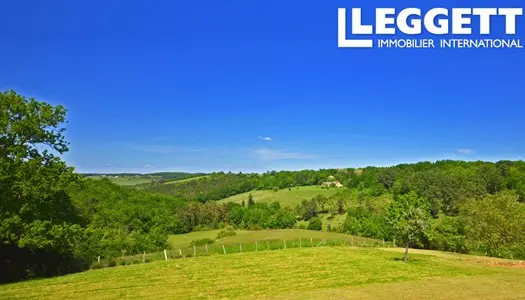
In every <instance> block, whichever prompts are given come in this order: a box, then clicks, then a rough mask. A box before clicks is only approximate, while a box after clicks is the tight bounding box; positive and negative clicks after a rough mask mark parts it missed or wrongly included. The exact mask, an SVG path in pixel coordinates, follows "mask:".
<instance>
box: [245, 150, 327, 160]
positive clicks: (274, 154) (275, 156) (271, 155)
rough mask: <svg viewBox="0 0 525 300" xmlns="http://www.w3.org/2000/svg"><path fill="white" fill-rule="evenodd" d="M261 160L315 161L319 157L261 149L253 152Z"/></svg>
mask: <svg viewBox="0 0 525 300" xmlns="http://www.w3.org/2000/svg"><path fill="white" fill-rule="evenodd" d="M253 152H254V153H255V154H256V155H258V156H259V157H260V158H261V159H264V160H281V159H315V158H319V156H318V155H314V154H305V153H298V152H287V151H282V150H273V149H268V148H259V149H255V150H254V151H253Z"/></svg>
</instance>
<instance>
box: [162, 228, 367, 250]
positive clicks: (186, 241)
mask: <svg viewBox="0 0 525 300" xmlns="http://www.w3.org/2000/svg"><path fill="white" fill-rule="evenodd" d="M235 232H236V235H234V236H228V237H225V238H222V239H220V240H217V241H216V242H215V243H216V244H218V245H232V244H235V245H238V244H239V243H244V244H254V243H255V242H256V241H258V242H261V241H265V240H287V241H289V242H292V241H298V240H300V239H302V240H304V241H305V242H307V241H308V240H309V239H313V240H315V241H319V240H323V239H326V240H329V241H341V242H342V241H343V240H346V241H347V242H348V244H350V241H351V240H352V239H353V240H354V242H355V243H356V244H358V243H362V242H368V243H372V242H374V241H375V240H373V239H367V238H361V237H354V236H351V235H347V234H342V233H337V232H326V231H314V230H304V229H276V230H260V231H248V230H236V231H235ZM217 233H219V230H210V231H197V232H190V233H187V234H177V235H170V236H169V237H168V244H169V245H170V246H171V248H173V249H179V248H182V249H184V248H188V247H190V243H191V241H195V240H200V239H204V238H209V239H215V238H216V237H217Z"/></svg>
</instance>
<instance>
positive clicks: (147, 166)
mask: <svg viewBox="0 0 525 300" xmlns="http://www.w3.org/2000/svg"><path fill="white" fill-rule="evenodd" d="M144 168H147V169H149V168H152V166H151V165H144Z"/></svg>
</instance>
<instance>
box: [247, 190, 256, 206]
mask: <svg viewBox="0 0 525 300" xmlns="http://www.w3.org/2000/svg"><path fill="white" fill-rule="evenodd" d="M254 205H255V201H254V200H253V195H252V193H250V194H249V195H248V207H252V206H254Z"/></svg>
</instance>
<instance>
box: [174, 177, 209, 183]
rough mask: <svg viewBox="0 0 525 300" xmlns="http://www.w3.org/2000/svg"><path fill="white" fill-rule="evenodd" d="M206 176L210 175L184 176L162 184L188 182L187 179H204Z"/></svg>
mask: <svg viewBox="0 0 525 300" xmlns="http://www.w3.org/2000/svg"><path fill="white" fill-rule="evenodd" d="M208 177H210V175H203V176H197V177H191V178H185V179H178V180H172V181H167V182H165V183H164V184H176V183H184V182H188V181H192V180H199V179H204V178H208Z"/></svg>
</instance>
